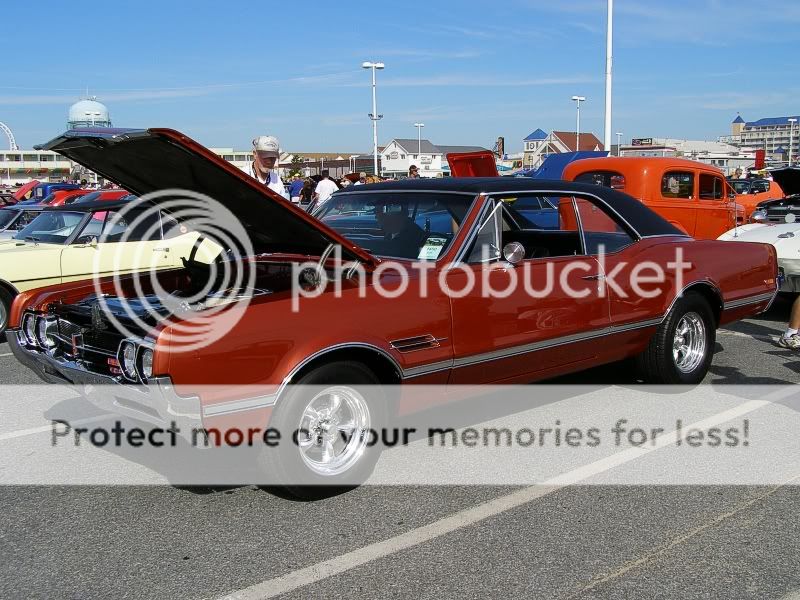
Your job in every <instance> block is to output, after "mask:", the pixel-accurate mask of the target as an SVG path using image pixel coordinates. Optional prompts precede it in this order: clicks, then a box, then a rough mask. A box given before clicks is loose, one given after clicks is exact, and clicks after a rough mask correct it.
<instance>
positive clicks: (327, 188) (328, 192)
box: [314, 179, 339, 204]
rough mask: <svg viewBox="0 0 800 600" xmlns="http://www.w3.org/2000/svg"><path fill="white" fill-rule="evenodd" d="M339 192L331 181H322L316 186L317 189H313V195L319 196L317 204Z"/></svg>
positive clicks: (337, 187)
mask: <svg viewBox="0 0 800 600" xmlns="http://www.w3.org/2000/svg"><path fill="white" fill-rule="evenodd" d="M338 190H339V186H337V185H336V184H335V183H334V182H333V181H331V180H330V179H322V180H321V181H320V182H319V183H318V184H317V187H315V188H314V193H315V194H319V197H318V198H317V203H318V204H322V203H323V202H325V201H326V200H327V199H328V198H330V197H331V196H332V195H333V192H336V191H338Z"/></svg>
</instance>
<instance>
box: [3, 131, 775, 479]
mask: <svg viewBox="0 0 800 600" xmlns="http://www.w3.org/2000/svg"><path fill="white" fill-rule="evenodd" d="M44 148H47V149H52V150H55V151H57V152H60V153H62V154H64V155H65V156H67V157H68V158H70V159H71V160H74V161H75V162H78V163H80V164H83V165H84V166H86V167H88V168H90V169H92V170H94V171H95V172H97V173H102V175H103V176H104V177H105V178H107V179H109V180H112V181H115V182H116V183H118V184H119V185H121V186H124V187H125V188H126V189H128V190H130V191H131V192H132V193H134V194H136V195H138V196H140V197H141V196H143V195H145V194H148V193H151V192H159V191H160V190H163V189H166V188H170V189H175V190H183V191H184V192H185V193H202V194H207V195H209V196H211V197H212V198H216V199H218V200H219V201H220V202H222V203H223V204H224V206H225V208H226V209H227V210H229V211H231V213H233V214H234V215H235V216H236V217H237V218H238V219H239V221H240V222H241V225H242V227H243V230H244V232H245V236H246V239H244V240H242V242H243V243H244V242H246V243H247V244H249V245H250V247H251V252H252V256H244V257H238V258H237V256H240V254H239V253H237V252H236V251H234V249H233V248H232V249H231V251H230V252H223V253H222V254H220V255H219V256H218V257H217V259H216V261H215V262H213V263H211V265H209V264H206V263H204V262H200V261H198V260H195V258H196V257H194V256H189V257H187V259H186V261H185V263H184V264H185V268H183V269H178V270H172V271H162V272H160V273H159V274H158V276H157V283H158V285H159V286H160V287H161V288H162V289H164V290H170V291H171V294H173V295H174V296H175V297H177V298H183V297H187V296H189V295H191V294H192V293H193V292H195V291H197V290H200V289H204V286H206V284H207V283H208V282H209V281H212V282H213V281H215V280H214V278H213V276H211V277H210V276H209V273H210V272H211V271H212V270H213V271H215V272H216V271H217V270H218V268H217V267H220V266H221V265H227V266H230V267H231V268H233V269H234V270H235V271H241V272H248V273H250V274H251V275H253V277H254V279H253V280H252V282H251V284H249V286H247V287H240V288H236V289H235V290H234V292H235V293H234V300H232V301H231V303H230V304H229V309H228V310H223V311H222V312H221V313H220V314H219V315H217V317H218V321H215V322H216V323H218V325H219V327H220V328H222V327H223V320H224V318H229V319H230V320H229V321H227V322H226V323H225V326H226V327H228V328H227V329H226V330H225V334H224V335H222V336H219V337H216V338H215V339H213V340H210V341H208V343H207V344H206V345H205V346H203V347H199V348H194V349H192V350H191V351H188V352H187V351H183V349H182V348H181V344H182V342H181V334H180V329H181V327H183V326H186V325H188V324H189V321H190V320H191V318H192V317H191V315H190V314H189V313H190V312H192V313H193V311H188V310H187V311H186V312H181V313H179V314H176V315H173V318H170V319H169V320H166V319H165V318H163V317H157V316H155V317H153V318H152V319H151V322H150V325H147V321H146V320H144V321H142V323H143V324H144V325H146V327H144V326H143V327H142V328H140V329H137V330H135V331H133V332H131V331H124V330H121V329H119V328H118V327H117V326H115V325H114V324H113V323H114V322H117V323H118V322H120V320H119V318H117V319H116V320H115V319H114V317H121V314H122V312H123V309H124V307H125V306H128V307H129V308H131V309H136V310H140V309H141V303H140V302H139V299H137V298H136V296H135V292H134V278H133V277H129V278H125V279H123V280H122V282H121V284H114V283H113V282H110V281H103V282H100V283H99V285H100V286H101V291H102V292H103V293H104V294H105V295H103V296H102V300H103V302H104V304H102V305H101V304H100V301H101V299H100V298H99V297H98V296H97V295H96V293H95V288H94V286H93V284H92V283H91V282H85V283H70V284H62V285H58V286H55V287H52V288H45V289H41V290H33V291H30V292H25V293H22V294H20V295H19V296H18V297H17V299H16V301H15V302H14V304H13V307H12V310H11V315H10V329H9V331H8V332H7V337H8V341H9V345H10V347H11V350H12V351H13V353H14V354H15V355H16V357H17V358H18V359H19V360H20V361H22V362H23V363H24V364H25V365H27V366H29V367H30V368H31V369H33V370H34V371H36V372H37V373H38V374H39V375H40V376H41V377H42V378H44V379H45V380H47V381H51V382H75V383H79V384H108V385H112V386H114V390H115V391H114V393H113V396H114V397H113V398H110V399H94V400H93V401H95V402H96V403H97V404H98V405H99V406H101V408H103V409H104V410H108V411H109V412H113V413H119V414H124V415H128V416H132V417H135V418H137V419H140V420H144V421H148V422H151V423H154V424H157V425H160V426H163V425H168V424H169V423H170V422H171V421H177V422H178V423H179V425H180V428H181V431H190V430H191V429H192V428H195V427H203V428H206V429H209V428H211V429H212V430H213V429H215V428H216V429H221V430H227V429H230V428H236V427H248V428H266V427H267V426H270V427H276V428H286V427H289V428H298V427H300V429H298V431H303V432H304V434H303V435H304V436H305V437H303V438H302V439H300V440H299V441H298V443H297V444H296V445H286V446H284V447H283V448H281V449H280V451H277V452H270V453H266V455H265V460H266V461H267V463H268V464H269V466H270V468H271V469H274V470H275V472H277V473H279V474H280V475H279V476H284V477H292V476H298V477H299V476H301V477H302V481H303V482H304V483H307V484H313V485H323V484H336V485H338V484H341V483H342V482H345V481H352V480H353V479H355V480H360V479H361V478H363V477H365V476H366V475H367V474H369V473H370V471H371V470H372V467H373V466H374V464H375V462H376V460H377V455H376V452H374V451H373V450H372V448H371V447H369V446H368V444H367V442H366V441H365V438H364V436H363V435H362V433H363V432H364V431H365V430H369V429H373V430H375V429H379V428H380V427H382V426H384V425H385V424H386V423H387V421H388V420H390V419H391V417H392V416H395V415H398V414H404V413H408V412H411V411H413V410H416V409H419V408H424V407H421V406H419V405H412V404H410V403H409V402H408V401H407V399H406V397H405V396H404V394H403V392H402V391H399V392H398V393H397V397H396V398H395V399H393V400H389V399H388V398H386V397H383V398H381V397H380V396H377V397H376V396H373V395H369V394H366V393H365V394H362V393H360V392H359V389H362V388H363V386H369V385H378V384H383V385H392V384H410V383H417V384H418V383H427V384H437V385H441V386H452V385H457V384H508V383H518V382H529V381H533V380H541V379H545V378H551V377H553V376H556V375H561V374H565V373H571V372H576V371H580V370H583V369H586V368H589V367H593V366H596V365H601V364H604V363H610V362H612V361H619V360H622V359H625V358H629V357H636V359H637V364H638V365H639V368H640V370H641V373H642V376H643V378H644V379H645V380H647V381H650V382H659V383H689V384H694V383H697V382H700V381H701V380H702V379H703V378H704V376H705V374H706V372H707V370H708V368H709V365H710V364H711V361H712V358H713V352H714V344H715V332H716V329H717V328H718V327H719V326H721V325H725V324H727V323H730V322H732V321H735V320H737V319H742V318H746V317H750V316H753V315H755V314H758V313H760V312H762V311H764V310H765V309H766V308H767V307H768V306H769V304H770V303H771V302H772V300H773V298H774V296H775V294H776V290H777V285H778V281H777V273H778V270H777V263H776V257H775V250H774V249H773V248H772V246H770V245H767V244H744V243H742V244H738V243H736V242H716V241H708V240H695V239H692V238H690V237H688V236H686V235H685V234H684V233H682V232H681V231H679V230H678V229H676V228H675V227H674V226H672V225H671V224H669V223H667V222H666V221H665V220H664V219H662V218H661V217H659V216H658V215H656V214H655V213H654V212H653V211H651V210H650V209H648V208H647V207H646V206H644V205H643V204H642V203H641V202H639V201H638V200H635V199H633V198H631V197H630V196H627V195H625V194H623V193H620V192H618V191H615V190H612V189H608V188H604V187H600V186H596V185H586V184H580V183H574V182H568V181H540V180H533V179H527V178H522V179H516V178H499V177H498V178H491V177H488V178H463V179H462V178H447V179H439V180H434V179H416V180H414V179H409V180H404V181H399V182H387V183H379V184H371V185H365V186H351V187H349V188H346V189H344V190H341V191H340V192H337V193H336V194H334V196H333V197H332V198H331V199H330V200H329V201H328V202H327V203H326V205H325V206H324V207H323V208H322V209H320V211H319V212H318V213H317V215H316V218H315V217H312V216H310V215H308V214H307V213H305V212H304V211H303V210H301V209H299V208H297V207H295V206H293V205H291V204H290V203H287V202H285V201H284V200H283V199H282V198H280V197H279V196H277V195H275V194H273V193H272V192H271V191H270V190H268V189H266V188H265V187H264V186H262V185H259V184H258V183H257V182H256V181H255V180H254V179H252V178H250V177H247V176H246V175H244V174H243V173H242V172H241V171H239V170H238V169H237V168H236V167H234V166H232V165H230V164H228V163H227V162H225V161H224V160H223V159H221V158H219V157H217V156H216V155H215V154H213V153H212V152H210V151H208V150H207V149H206V148H204V147H202V146H201V145H199V144H197V143H196V142H194V141H192V140H190V139H189V138H187V137H186V136H184V135H182V134H180V133H178V132H176V131H172V130H168V129H151V130H146V131H134V130H130V131H122V132H120V131H114V132H113V133H111V134H102V133H98V132H93V133H90V134H87V133H83V132H67V133H65V134H64V135H63V136H62V137H59V138H56V139H55V140H53V141H51V142H50V143H48V144H46V145H45V146H44ZM153 202H155V203H156V204H157V205H158V206H160V207H161V208H162V210H163V209H164V206H165V204H164V203H165V202H166V200H159V199H156V200H153ZM544 217H546V218H544ZM176 218H178V217H177V216H176ZM540 223H544V224H545V225H540ZM220 243H222V242H221V241H220ZM731 244H735V246H736V247H735V248H734V247H732V246H731ZM337 248H338V249H339V250H340V252H341V257H340V258H336V253H335V250H336V249H337ZM732 255H735V256H736V260H735V261H733V260H731V259H730V257H731V256H732ZM676 259H677V260H678V262H675V261H676ZM680 261H683V262H684V263H686V264H687V265H688V266H684V267H679V266H677V265H678V264H679V262H680ZM673 263H674V264H673ZM643 265H645V268H650V269H652V270H653V271H658V270H661V271H662V272H663V273H664V277H663V280H662V281H660V282H658V283H655V284H654V283H652V281H653V279H650V282H651V283H650V284H647V283H642V282H640V281H639V280H638V279H637V277H636V276H637V275H641V274H642V273H641V271H642V270H643V269H642V266H643ZM211 266H214V267H215V269H212V268H211ZM673 266H674V268H673ZM423 267H424V268H423ZM403 269H406V270H407V271H408V273H410V274H409V275H408V279H407V280H406V281H405V284H404V285H405V286H406V287H405V288H402V284H403V281H402V280H403V276H401V275H402V271H403ZM678 272H680V276H679V275H678ZM526 277H529V278H530V281H531V282H532V283H533V286H534V287H535V288H536V289H535V290H534V289H529V288H528V287H526V286H523V285H522V284H521V283H520V284H519V285H517V286H516V287H515V286H511V285H510V283H511V282H512V281H513V280H517V281H519V282H521V281H522V280H523V278H526ZM484 278H485V281H483V282H482V284H481V285H483V286H484V287H483V288H481V289H480V290H478V289H470V285H471V284H470V282H473V283H474V282H475V281H479V282H480V281H481V280H482V279H484ZM551 280H552V281H556V282H557V283H558V285H554V286H553V287H552V289H547V288H546V287H545V283H546V282H549V281H551ZM612 280H613V281H612ZM326 281H327V285H326V284H325V282H326ZM139 284H141V282H140V281H139ZM120 286H121V287H120ZM486 286H490V287H492V288H497V289H505V290H507V291H508V293H507V294H506V295H505V296H502V295H494V296H493V295H491V294H488V293H487V291H486ZM220 287H221V286H220V285H219V284H218V285H217V287H216V288H215V287H214V286H213V285H212V286H211V287H205V292H203V294H205V295H204V296H203V302H198V306H200V307H201V308H198V309H197V311H198V313H199V314H203V313H204V311H205V310H207V309H208V307H209V306H210V305H211V304H213V301H216V300H217V299H218V298H219V294H220V293H221V292H222V290H221V289H220ZM423 288H424V290H423ZM644 288H646V289H644ZM140 289H142V290H143V292H142V293H145V294H148V302H153V300H152V298H153V295H154V294H155V291H154V290H155V283H152V282H151V283H150V284H147V285H146V286H144V287H142V288H140ZM465 290H467V291H466V292H465ZM509 290H510V291H509ZM166 304H167V302H166V300H165V301H164V303H163V306H161V308H163V307H164V306H166ZM185 304H188V303H187V302H184V303H183V304H182V306H183V305H185ZM192 306H194V305H192ZM238 306H242V307H243V309H242V310H241V311H240V313H239V314H238V315H237V318H236V319H232V315H233V311H234V310H235V309H236V308H237V307H238ZM184 308H186V307H184ZM182 310H183V309H182ZM158 314H163V313H158ZM126 322H127V321H126ZM190 329H191V327H190ZM132 334H133V335H132ZM300 384H314V385H317V386H321V387H322V388H323V392H321V394H322V395H321V396H320V395H317V396H314V397H313V398H312V397H310V396H309V395H308V394H307V393H306V392H304V389H305V388H303V387H299V386H300ZM199 385H209V386H214V387H212V388H202V390H200V388H198V386H199ZM395 389H399V390H402V389H403V387H402V386H401V387H400V388H395ZM247 390H249V391H247ZM253 390H257V393H256V392H254V391H253ZM122 397H124V398H125V400H124V402H123V401H118V399H119V398H122ZM320 398H323V399H322V400H320ZM315 402H317V403H319V402H323V403H327V404H325V408H324V410H320V408H319V405H317V404H315ZM323 414H324V417H323V416H321V415H323ZM332 428H334V431H335V430H336V429H337V428H338V429H345V430H348V431H349V433H350V434H353V433H356V434H357V435H349V436H348V437H347V438H346V439H347V441H346V443H344V444H342V445H341V446H338V445H337V446H336V447H334V445H333V444H334V442H332V441H331V438H330V437H329V436H330V435H333V434H331V430H332ZM348 428H349V429H348ZM292 489H293V491H294V492H295V493H300V494H302V493H304V492H303V490H304V489H305V488H301V487H294V488H292Z"/></svg>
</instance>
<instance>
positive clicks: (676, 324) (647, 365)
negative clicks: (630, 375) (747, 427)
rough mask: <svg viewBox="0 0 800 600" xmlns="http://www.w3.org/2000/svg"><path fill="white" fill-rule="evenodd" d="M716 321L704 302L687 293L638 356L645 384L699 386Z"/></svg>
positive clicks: (711, 349) (708, 359)
mask: <svg viewBox="0 0 800 600" xmlns="http://www.w3.org/2000/svg"><path fill="white" fill-rule="evenodd" d="M715 342H716V322H715V319H714V315H713V313H712V312H711V307H710V306H709V305H708V302H707V301H706V299H705V298H703V297H702V296H701V295H700V294H697V293H695V292H689V293H687V294H686V295H685V296H683V297H682V298H679V299H678V301H677V302H675V304H674V305H673V307H672V310H670V312H669V314H668V315H667V318H666V319H665V320H664V321H663V322H662V323H661V325H659V327H658V330H657V331H656V334H655V335H654V336H653V338H652V339H651V340H650V344H649V346H648V347H647V350H645V351H644V352H643V353H642V354H641V355H639V357H638V358H637V365H638V367H639V371H640V372H641V374H642V376H643V377H644V379H645V381H647V382H648V383H666V384H689V385H694V384H697V383H700V382H701V381H703V379H704V378H705V376H706V374H707V373H708V368H709V366H710V365H711V360H712V358H713V356H714V344H715Z"/></svg>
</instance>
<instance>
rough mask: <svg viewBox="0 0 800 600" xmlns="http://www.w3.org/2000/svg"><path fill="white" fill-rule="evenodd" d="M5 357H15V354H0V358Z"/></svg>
mask: <svg viewBox="0 0 800 600" xmlns="http://www.w3.org/2000/svg"><path fill="white" fill-rule="evenodd" d="M4 356H14V353H13V352H6V353H5V354H0V358H3V357H4Z"/></svg>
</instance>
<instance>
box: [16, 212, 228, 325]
mask: <svg viewBox="0 0 800 600" xmlns="http://www.w3.org/2000/svg"><path fill="white" fill-rule="evenodd" d="M126 206H127V202H126V201H114V202H112V201H97V202H89V203H86V204H79V205H68V206H63V207H57V208H48V209H45V210H43V211H42V212H41V213H40V214H39V215H38V216H37V217H36V218H34V219H33V220H32V221H31V222H30V223H29V224H28V225H27V226H26V227H24V228H23V229H21V230H20V231H19V232H18V233H17V234H16V235H15V236H14V237H13V238H11V239H7V240H0V334H2V333H3V332H4V331H5V328H6V324H7V322H8V315H9V312H10V308H11V303H12V302H13V300H14V297H15V296H16V295H17V294H18V293H20V292H24V291H27V290H30V289H33V288H40V287H46V286H49V285H53V284H57V283H64V282H68V281H76V280H83V279H92V278H94V277H102V276H107V275H113V274H115V273H117V274H124V273H129V272H133V271H143V270H151V269H168V268H174V267H180V266H182V259H183V258H186V257H189V256H190V254H191V253H192V249H193V248H194V247H196V245H197V244H198V243H203V244H206V243H209V242H208V240H205V241H203V240H201V241H200V242H198V239H199V237H200V236H199V235H198V234H197V233H196V232H193V231H190V230H188V229H187V228H186V227H185V226H182V225H179V224H178V223H177V222H175V221H174V220H172V218H171V217H169V215H167V214H166V213H164V212H163V211H158V210H155V211H153V210H152V209H150V210H148V209H147V208H146V207H139V206H136V207H133V208H131V207H128V208H127V209H126V210H124V212H120V211H122V209H123V208H125V207H126ZM139 215H141V217H142V218H139ZM129 223H135V226H134V227H132V228H131V227H130V226H129ZM220 250H221V249H220V248H219V247H217V248H216V251H215V250H214V249H213V248H211V249H209V248H208V247H207V246H204V252H203V254H204V256H205V257H208V258H213V256H214V254H216V253H218V252H219V251H220Z"/></svg>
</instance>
